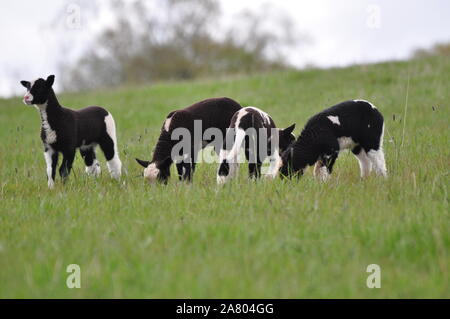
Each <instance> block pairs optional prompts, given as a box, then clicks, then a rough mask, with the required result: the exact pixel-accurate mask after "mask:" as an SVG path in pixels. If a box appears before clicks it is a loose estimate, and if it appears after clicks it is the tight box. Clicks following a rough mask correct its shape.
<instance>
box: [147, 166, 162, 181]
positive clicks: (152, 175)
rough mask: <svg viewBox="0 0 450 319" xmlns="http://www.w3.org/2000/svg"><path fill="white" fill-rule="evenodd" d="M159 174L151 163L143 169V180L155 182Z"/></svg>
mask: <svg viewBox="0 0 450 319" xmlns="http://www.w3.org/2000/svg"><path fill="white" fill-rule="evenodd" d="M158 174H159V169H158V168H157V167H156V164H155V163H151V164H150V165H148V166H147V168H145V169H144V178H145V179H147V180H148V181H149V182H150V183H152V182H155V181H157V179H158Z"/></svg>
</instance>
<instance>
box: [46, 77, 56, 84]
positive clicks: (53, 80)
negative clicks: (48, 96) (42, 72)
mask: <svg viewBox="0 0 450 319" xmlns="http://www.w3.org/2000/svg"><path fill="white" fill-rule="evenodd" d="M46 81H47V84H48V85H49V86H52V85H53V83H54V82H55V76H54V75H53V74H52V75H49V76H48V77H47V80H46Z"/></svg>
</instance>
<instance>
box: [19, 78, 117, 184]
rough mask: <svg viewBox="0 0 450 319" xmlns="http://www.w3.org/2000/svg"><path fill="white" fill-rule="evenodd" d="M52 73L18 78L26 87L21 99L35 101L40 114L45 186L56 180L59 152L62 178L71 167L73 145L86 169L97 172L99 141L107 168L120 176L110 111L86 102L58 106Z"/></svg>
mask: <svg viewBox="0 0 450 319" xmlns="http://www.w3.org/2000/svg"><path fill="white" fill-rule="evenodd" d="M54 80H55V76H54V75H50V76H49V77H48V78H47V79H46V80H44V79H42V78H39V79H37V80H35V81H33V82H31V83H30V82H28V81H21V82H20V83H21V84H22V85H23V86H24V87H25V88H26V89H27V93H26V94H25V96H24V98H23V102H24V103H25V104H27V105H34V106H35V107H36V108H37V109H38V110H39V112H40V115H41V140H42V142H43V144H44V156H45V161H46V163H47V181H48V187H49V188H52V187H53V186H54V183H55V174H56V166H57V164H58V158H59V153H62V155H63V160H62V164H61V166H60V168H59V174H60V176H61V178H62V179H63V181H64V180H65V179H66V178H67V177H68V175H69V174H70V171H71V169H72V163H73V161H74V158H75V152H76V149H77V148H79V149H80V153H81V156H82V157H83V159H84V163H85V164H86V173H88V174H89V175H94V176H98V175H99V174H100V165H99V163H98V161H97V159H96V156H95V148H96V146H97V145H100V148H101V149H102V151H103V153H104V155H105V158H106V160H107V166H108V169H109V172H110V174H111V176H112V177H113V178H116V179H118V178H120V175H121V168H122V163H121V161H120V158H119V153H118V150H117V139H116V126H115V123H114V119H113V117H112V115H111V114H110V113H109V112H108V111H106V110H105V109H104V108H102V107H99V106H89V107H86V108H82V109H79V110H71V109H68V108H65V107H63V106H61V105H60V104H59V102H58V100H57V98H56V95H55V92H54V91H53V88H52V86H53V82H54Z"/></svg>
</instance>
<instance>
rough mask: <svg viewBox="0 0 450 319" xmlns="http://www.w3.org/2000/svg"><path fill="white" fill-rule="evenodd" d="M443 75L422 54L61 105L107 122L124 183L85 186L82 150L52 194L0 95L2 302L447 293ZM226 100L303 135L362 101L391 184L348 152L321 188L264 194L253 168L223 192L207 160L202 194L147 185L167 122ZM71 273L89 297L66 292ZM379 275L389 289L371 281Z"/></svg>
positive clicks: (449, 155) (267, 187)
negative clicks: (202, 103) (178, 112)
mask: <svg viewBox="0 0 450 319" xmlns="http://www.w3.org/2000/svg"><path fill="white" fill-rule="evenodd" d="M449 74H450V60H449V59H445V58H428V59H422V60H415V61H411V62H395V63H384V64H378V65H369V66H354V67H350V68H344V69H328V70H308V71H301V72H286V73H273V74H264V75H259V76H250V77H236V78H229V79H223V80H218V81H212V80H211V81H206V80H205V81H200V82H194V83H173V84H160V85H154V86H148V87H137V88H122V89H118V90H113V91H102V92H92V93H83V94H64V95H61V96H60V97H59V99H60V102H61V103H62V104H63V105H66V106H69V107H72V108H80V107H83V106H87V105H92V104H94V105H95V104H97V105H102V106H105V107H107V108H108V109H109V110H110V111H111V112H112V113H113V115H114V117H115V119H116V123H117V127H118V138H119V147H120V151H121V157H122V161H123V163H124V167H125V168H126V169H127V171H128V175H127V176H125V177H124V178H123V179H122V181H121V182H120V183H119V182H115V181H112V180H111V179H110V178H109V176H108V174H107V170H106V165H105V162H104V159H103V155H101V154H100V155H99V158H100V161H101V165H102V170H103V172H102V176H101V177H100V178H98V179H93V178H88V177H87V176H85V174H84V166H83V163H82V160H81V158H80V156H79V154H77V158H76V160H75V166H74V171H73V173H72V175H71V176H70V178H69V181H68V182H67V183H66V184H65V185H62V184H61V183H60V181H59V177H58V180H57V185H56V187H55V189H53V190H52V191H49V190H48V189H47V182H46V177H45V176H46V175H45V161H44V158H43V154H42V152H43V148H42V145H41V141H40V138H39V129H40V118H39V115H38V113H37V111H36V110H35V109H34V108H30V107H27V106H25V105H23V104H22V102H21V100H20V99H19V98H16V99H9V100H0V114H1V115H0V141H1V144H0V145H1V146H0V147H1V152H0V174H1V175H0V177H1V178H0V203H1V204H0V297H1V298H5V297H13V298H16V297H18V298H23V297H32V298H36V297H43V298H48V297H61V298H71V297H89V298H91V297H114V298H116V297H146V298H157V297H161V298H168V297H181V298H183V297H189V298H191V297H192V298H214V297H215V298H228V297H235V298H270V297H275V298H276V297H283V298H284V297H286V298H310V297H319V298H321V297H325V298H329V297H343V298H346V297H361V298H382V297H387V298H390V297H401V298H404V297H413V298H415V297H447V298H449V297H450V285H449V283H450V278H449V270H450V266H449V261H450V235H449V229H450V218H449V217H450V216H449V196H448V192H449V168H450V167H449V163H450V151H449V140H450V139H449V137H450V136H449V124H450V123H449V121H450V102H449V101H450V81H449V79H450V77H449ZM56 81H58V76H57V77H56ZM408 81H409V85H408ZM17 85H20V84H19V83H18V84H17ZM216 96H229V97H232V98H234V99H236V100H238V101H239V102H241V103H242V104H243V105H245V106H248V105H254V106H258V107H260V108H262V109H263V110H265V111H267V112H269V113H270V114H271V115H272V116H273V117H274V119H275V121H276V122H277V124H278V125H279V126H287V125H289V124H291V123H292V122H296V123H297V125H298V126H297V129H296V131H295V133H296V134H298V133H299V131H300V129H301V127H302V126H303V125H304V123H305V122H306V120H307V119H308V118H309V117H310V116H312V115H313V114H315V113H316V112H318V111H320V110H322V109H324V108H326V107H328V106H331V105H333V104H336V103H338V102H341V101H343V100H347V99H356V98H362V99H367V100H369V101H371V102H373V103H374V104H375V105H376V106H377V107H378V109H379V110H380V111H381V112H382V113H383V114H384V116H385V121H386V133H385V151H386V160H387V165H388V171H389V175H390V176H389V179H387V180H382V179H379V178H377V177H375V176H371V177H370V178H368V179H367V180H364V181H362V180H360V178H359V167H358V162H357V160H356V159H355V158H354V157H353V155H352V154H351V153H343V154H341V156H340V157H339V159H338V161H337V163H336V166H335V170H334V173H333V175H332V178H331V180H330V181H329V182H328V183H326V184H322V183H318V182H317V181H315V180H314V179H313V177H312V174H311V171H308V172H307V173H306V174H305V176H304V178H302V179H301V180H300V181H299V182H295V181H281V180H276V181H273V182H271V181H264V180H261V181H259V182H256V183H255V182H251V181H248V180H247V178H246V171H247V168H246V166H245V165H244V166H242V167H241V174H240V178H239V179H238V180H236V181H235V182H233V183H231V184H229V185H226V186H225V187H222V188H221V187H217V186H216V184H215V172H216V169H217V165H215V164H200V165H198V170H197V172H196V175H195V176H194V183H193V184H192V185H187V184H181V183H179V182H178V181H177V180H176V179H175V178H172V180H171V182H170V183H169V185H167V186H160V185H159V186H158V185H153V186H151V185H147V184H146V183H145V182H144V181H143V179H142V178H141V177H139V176H138V175H140V174H141V172H142V170H141V168H140V167H138V165H137V164H136V163H135V162H134V157H141V158H146V159H149V158H150V155H151V151H152V149H153V145H154V143H155V141H156V139H157V137H158V133H159V129H160V127H161V125H162V122H163V120H164V118H165V115H166V114H167V113H168V112H169V111H171V110H173V109H176V108H180V107H183V106H187V105H189V104H191V103H193V102H195V101H198V100H200V99H203V98H207V97H216ZM406 101H407V107H406V108H405V104H406ZM403 137H404V138H403ZM174 171H175V170H173V172H174ZM69 264H78V265H80V267H81V286H82V288H81V289H68V288H67V287H66V278H67V276H68V275H69V274H68V273H67V272H66V267H67V265H69ZM369 264H378V265H380V267H381V284H382V286H381V288H380V289H369V288H367V286H366V278H367V276H368V275H369V273H367V272H366V267H367V266H368V265H369Z"/></svg>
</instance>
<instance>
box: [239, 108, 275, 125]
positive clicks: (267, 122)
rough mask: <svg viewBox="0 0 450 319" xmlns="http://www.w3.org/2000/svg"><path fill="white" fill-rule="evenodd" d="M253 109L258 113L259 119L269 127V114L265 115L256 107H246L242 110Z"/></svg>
mask: <svg viewBox="0 0 450 319" xmlns="http://www.w3.org/2000/svg"><path fill="white" fill-rule="evenodd" d="M247 108H248V109H253V110H255V111H257V112H258V113H259V115H261V117H262V118H263V119H264V120H265V121H266V123H265V124H267V125H269V124H270V116H269V114H267V113H266V112H264V111H263V110H260V109H258V108H257V107H254V106H248V107H246V108H244V109H247Z"/></svg>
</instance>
